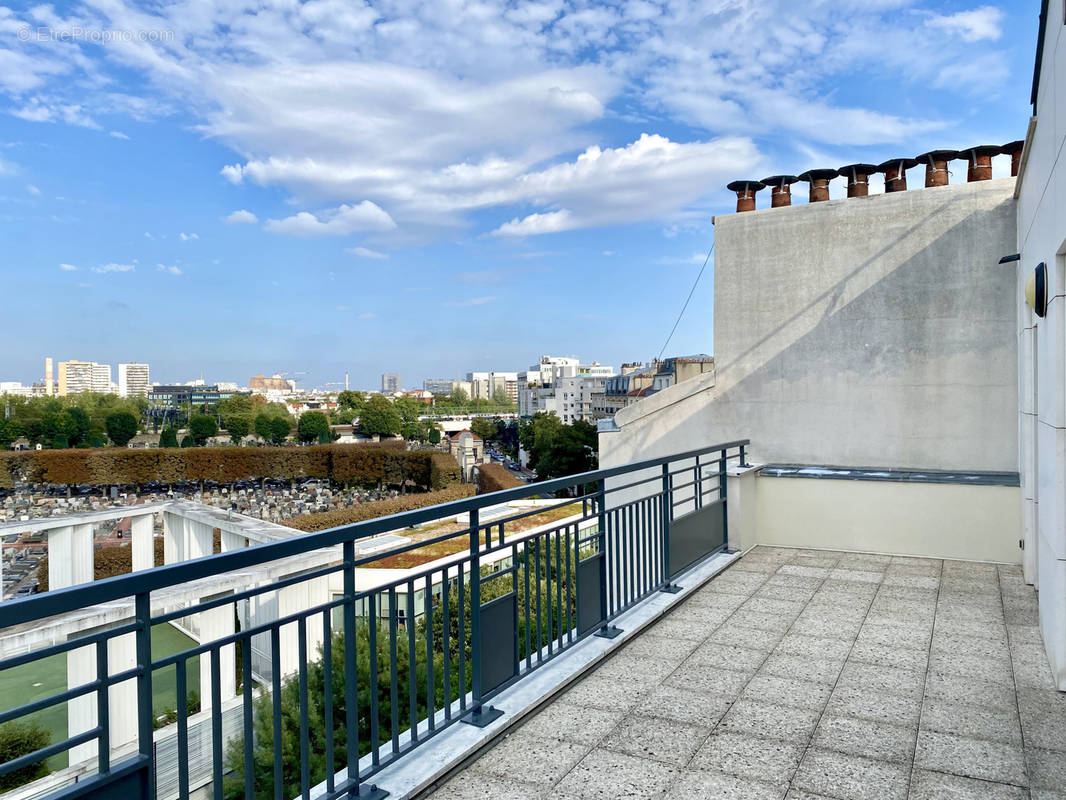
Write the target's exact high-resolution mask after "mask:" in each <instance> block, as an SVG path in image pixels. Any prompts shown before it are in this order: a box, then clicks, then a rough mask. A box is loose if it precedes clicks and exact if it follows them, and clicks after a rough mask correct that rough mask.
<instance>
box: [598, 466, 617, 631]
mask: <svg viewBox="0 0 1066 800" xmlns="http://www.w3.org/2000/svg"><path fill="white" fill-rule="evenodd" d="M597 489H598V492H597V494H596V508H597V511H598V512H599V514H598V520H597V525H598V527H599V531H600V532H599V536H598V538H599V540H600V542H601V543H602V548H601V550H600V619H601V620H603V622H601V623H600V629H599V630H598V631H596V633H594V634H593V636H599V637H600V638H601V639H613V638H614V637H615V636H617V635H618V634H620V633H621V632H622V629H621V628H619V627H618V626H616V625H610V624H608V622H607V618H608V616H610V613H611V609H610V606H609V605H608V603H607V575H608V572H607V481H605V480H603V479H602V478H601V479H600V480H599V482H598V484H597Z"/></svg>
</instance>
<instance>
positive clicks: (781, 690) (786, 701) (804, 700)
mask: <svg viewBox="0 0 1066 800" xmlns="http://www.w3.org/2000/svg"><path fill="white" fill-rule="evenodd" d="M829 695H830V688H829V687H828V686H826V685H825V684H821V683H811V682H809V681H800V680H795V679H792V678H781V677H778V676H776V675H756V676H755V677H754V678H752V679H751V681H750V682H749V683H748V685H747V686H746V687H744V692H743V694H741V695H740V697H741V698H742V699H749V700H762V701H763V702H766V703H773V704H775V705H779V706H796V707H797V708H810V709H816V710H821V709H822V708H824V707H825V704H826V702H827V701H828V700H829Z"/></svg>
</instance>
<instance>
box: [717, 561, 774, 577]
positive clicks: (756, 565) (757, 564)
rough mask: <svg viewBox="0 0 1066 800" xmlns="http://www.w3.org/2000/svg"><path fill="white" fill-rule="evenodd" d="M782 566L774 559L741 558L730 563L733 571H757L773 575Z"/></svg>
mask: <svg viewBox="0 0 1066 800" xmlns="http://www.w3.org/2000/svg"><path fill="white" fill-rule="evenodd" d="M780 566H781V564H780V563H779V562H777V561H772V560H765V559H761V560H760V559H756V558H739V559H737V560H736V561H734V562H733V563H732V564H730V565H729V569H730V571H731V572H757V573H764V574H766V575H772V574H774V573H775V572H777V569H778V567H780Z"/></svg>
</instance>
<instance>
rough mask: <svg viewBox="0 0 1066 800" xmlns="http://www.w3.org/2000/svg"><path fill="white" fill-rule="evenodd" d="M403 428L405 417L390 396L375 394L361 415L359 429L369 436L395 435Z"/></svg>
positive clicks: (367, 402)
mask: <svg viewBox="0 0 1066 800" xmlns="http://www.w3.org/2000/svg"><path fill="white" fill-rule="evenodd" d="M402 428H403V417H401V416H400V412H399V411H398V410H397V408H396V407H395V406H394V405H393V404H392V403H391V402H389V400H388V398H386V397H384V396H383V395H380V394H375V395H372V396H371V397H370V399H368V400H367V401H366V405H365V406H364V407H363V413H362V414H360V415H359V431H360V433H364V434H366V435H367V436H395V435H396V434H398V433H400V431H401V429H402Z"/></svg>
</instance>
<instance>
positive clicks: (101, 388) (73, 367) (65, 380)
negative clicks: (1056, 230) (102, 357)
mask: <svg viewBox="0 0 1066 800" xmlns="http://www.w3.org/2000/svg"><path fill="white" fill-rule="evenodd" d="M109 391H111V365H110V364H97V363H96V362H95V361H60V362H59V391H58V392H57V394H58V395H59V396H60V397H65V396H66V395H68V394H77V393H78V392H101V393H107V392H109Z"/></svg>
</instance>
